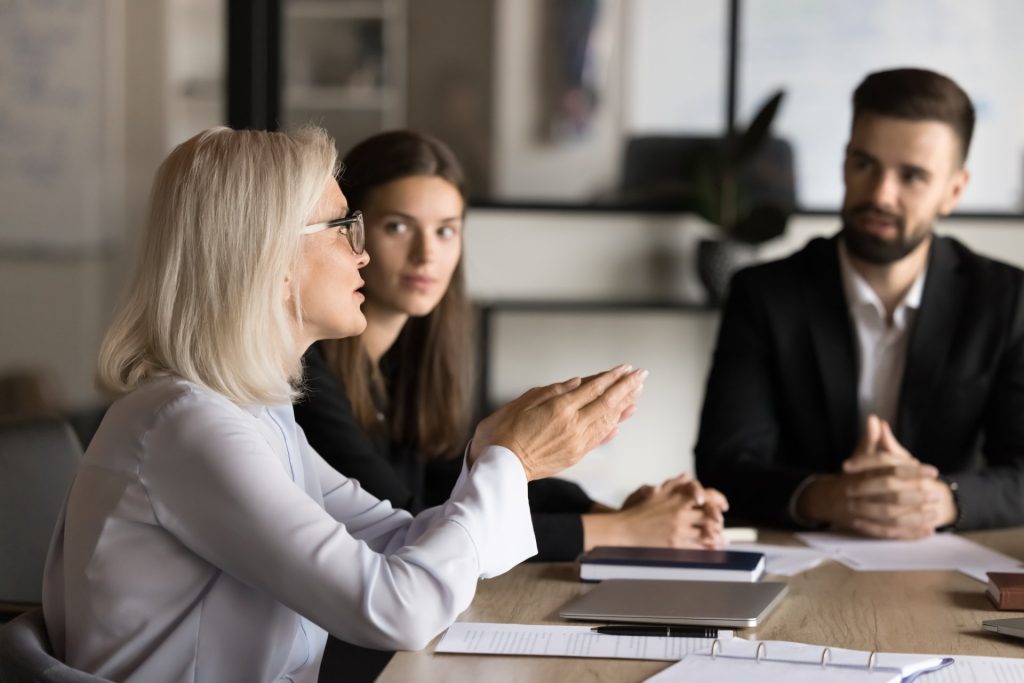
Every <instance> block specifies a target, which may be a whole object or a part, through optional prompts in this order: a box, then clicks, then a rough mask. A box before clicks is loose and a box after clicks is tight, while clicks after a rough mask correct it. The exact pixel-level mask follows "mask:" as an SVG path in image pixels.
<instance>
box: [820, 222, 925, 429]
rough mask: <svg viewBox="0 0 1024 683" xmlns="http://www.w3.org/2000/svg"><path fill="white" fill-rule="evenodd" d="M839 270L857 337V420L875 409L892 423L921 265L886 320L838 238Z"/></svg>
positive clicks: (922, 277) (921, 284)
mask: <svg viewBox="0 0 1024 683" xmlns="http://www.w3.org/2000/svg"><path fill="white" fill-rule="evenodd" d="M839 271H840V273H841V275H842V279H843V291H844V292H845V294H846V303H847V306H849V309H850V319H851V321H852V322H853V327H854V331H855V334H856V338H857V367H858V371H857V373H858V375H857V408H858V413H859V418H860V420H859V424H860V425H861V426H862V427H863V425H864V422H865V421H866V420H867V417H868V415H877V416H878V417H880V418H882V419H883V420H886V421H887V422H889V424H891V425H893V426H894V428H895V424H896V415H897V413H898V411H899V401H900V385H901V383H902V382H903V370H904V368H905V367H906V362H907V344H908V342H909V341H910V330H911V328H912V327H913V323H914V316H915V315H917V310H918V309H919V308H920V307H921V294H922V292H924V280H925V274H926V273H927V268H925V269H923V270H922V271H921V274H920V275H918V276H917V279H916V280H914V283H913V284H912V285H911V286H910V289H909V290H907V294H906V296H904V297H903V300H902V301H900V303H899V304H897V306H896V308H895V309H894V310H893V313H892V322H891V324H890V322H889V320H888V316H887V314H886V312H885V305H884V304H883V303H882V300H881V299H879V298H878V294H876V293H875V290H873V289H871V285H869V284H868V283H867V281H866V280H865V279H864V278H863V277H861V275H860V273H858V272H857V270H856V269H855V268H854V267H853V264H852V263H850V257H849V255H848V254H847V251H846V245H845V244H843V242H842V241H840V242H839Z"/></svg>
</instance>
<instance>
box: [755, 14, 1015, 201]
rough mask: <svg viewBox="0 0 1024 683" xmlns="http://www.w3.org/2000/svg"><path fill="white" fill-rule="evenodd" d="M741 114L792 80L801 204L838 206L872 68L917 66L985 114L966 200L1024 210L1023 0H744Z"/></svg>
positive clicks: (785, 114) (789, 123)
mask: <svg viewBox="0 0 1024 683" xmlns="http://www.w3.org/2000/svg"><path fill="white" fill-rule="evenodd" d="M741 8H742V12H741V15H740V21H741V24H740V30H741V35H740V41H741V42H740V53H739V86H738V88H739V98H738V102H739V106H738V117H739V120H740V122H741V123H745V122H747V121H749V120H750V117H751V116H752V115H753V113H754V111H756V108H757V106H758V105H759V104H760V102H761V101H762V100H763V99H764V98H765V97H766V96H767V95H768V94H770V93H771V92H772V91H773V90H775V89H777V88H780V87H781V88H785V89H786V93H787V96H786V101H785V103H784V104H783V107H782V109H781V110H780V114H779V118H778V120H777V121H776V128H775V131H776V133H777V134H778V135H781V136H782V137H785V138H786V139H788V140H790V142H792V143H793V144H794V148H795V152H796V164H797V184H798V195H799V201H800V204H801V206H803V207H805V208H813V209H835V208H837V207H838V206H839V204H840V202H841V200H842V196H843V187H842V175H841V167H842V161H843V150H844V148H845V146H846V142H847V139H848V137H849V130H850V116H851V103H850V101H851V97H852V95H853V91H854V89H855V88H856V87H857V84H858V83H860V81H861V80H862V79H863V78H864V76H866V75H867V74H868V73H870V72H872V71H877V70H881V69H887V68H895V67H901V66H917V67H923V68H928V69H932V70H935V71H938V72H940V73H943V74H945V75H947V76H949V77H951V78H952V79H953V80H955V81H957V83H959V85H960V87H962V88H963V89H964V90H965V91H966V92H967V94H968V95H969V96H970V97H971V100H972V101H973V102H974V106H975V110H976V113H977V122H976V124H975V131H974V139H973V141H972V143H971V150H970V153H969V157H968V159H967V167H968V169H969V170H970V171H971V174H972V177H971V181H970V183H969V184H968V187H967V190H966V191H965V193H964V197H963V200H962V201H961V204H960V210H963V211H975V212H984V213H987V212H998V213H1008V212H1009V213H1020V212H1021V211H1024V87H1021V76H1020V71H1021V68H1022V67H1024V40H1021V35H1020V34H1021V27H1024V2H1021V1H1020V0H969V1H965V0H851V1H849V2H847V1H845V0H744V1H743V3H742V5H741Z"/></svg>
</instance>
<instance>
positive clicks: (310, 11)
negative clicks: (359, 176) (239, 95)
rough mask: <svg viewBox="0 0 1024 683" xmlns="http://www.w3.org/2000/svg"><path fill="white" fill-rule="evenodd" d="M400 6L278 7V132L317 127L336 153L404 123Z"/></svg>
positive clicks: (401, 2)
mask: <svg viewBox="0 0 1024 683" xmlns="http://www.w3.org/2000/svg"><path fill="white" fill-rule="evenodd" d="M406 2H407V0H285V2H284V3H283V5H282V9H283V26H282V29H283V31H282V34H283V35H282V37H283V45H282V49H283V57H284V59H283V63H282V78H281V84H282V87H281V92H282V100H281V104H282V122H281V123H282V126H283V127H284V128H294V127H297V126H301V125H303V124H315V125H320V126H323V127H324V128H326V129H327V130H328V132H329V133H330V134H331V135H332V136H333V137H334V139H335V141H336V142H337V145H338V149H339V150H340V151H342V152H344V150H346V149H348V148H349V147H351V146H352V145H353V144H355V143H356V142H358V141H359V140H362V139H363V138H365V137H367V136H369V135H372V134H374V133H377V132H380V131H382V130H387V129H391V128H399V127H402V126H404V125H405V122H406V99H407V94H406V91H407V87H406V81H407V74H406V68H407V67H406V64H407V54H408V46H407V40H406V38H407V36H406V31H407V29H406V26H407V23H408V19H407V7H406Z"/></svg>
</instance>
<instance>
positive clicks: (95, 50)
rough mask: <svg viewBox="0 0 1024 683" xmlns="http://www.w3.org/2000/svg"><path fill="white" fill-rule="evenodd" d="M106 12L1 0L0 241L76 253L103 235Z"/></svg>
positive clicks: (67, 3) (38, 0)
mask: <svg viewBox="0 0 1024 683" xmlns="http://www.w3.org/2000/svg"><path fill="white" fill-rule="evenodd" d="M108 10H109V7H108V3H107V2H106V1H105V0H0V248H11V247H14V248H20V247H29V248H43V249H47V248H49V249H56V250H61V251H65V250H68V249H71V250H75V249H81V248H90V247H95V246H98V245H100V244H102V243H103V242H104V241H105V240H106V238H108V237H109V235H110V229H109V228H108V227H106V226H105V225H104V224H105V223H106V222H107V221H105V216H107V215H108V213H107V212H108V205H109V202H110V188H111V186H112V183H113V180H114V179H113V178H112V172H113V170H112V169H113V162H114V159H113V158H112V150H113V149H114V148H115V146H114V145H112V141H111V140H110V135H109V134H108V131H109V128H108V121H109V120H110V116H111V115H112V114H113V113H114V112H113V111H111V109H112V106H113V104H112V102H111V97H110V95H111V92H112V90H111V85H112V84H111V81H110V77H111V73H110V70H109V69H108V62H109V59H108V49H107V44H108V38H109V37H110V36H108V31H109V28H110V26H109V22H108V16H107V15H108Z"/></svg>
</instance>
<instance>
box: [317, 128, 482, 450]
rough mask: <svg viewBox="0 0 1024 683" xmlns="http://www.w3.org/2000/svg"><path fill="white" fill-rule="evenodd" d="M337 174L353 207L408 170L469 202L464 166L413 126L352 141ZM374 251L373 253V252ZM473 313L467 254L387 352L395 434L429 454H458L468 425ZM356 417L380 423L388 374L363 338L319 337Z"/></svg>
mask: <svg viewBox="0 0 1024 683" xmlns="http://www.w3.org/2000/svg"><path fill="white" fill-rule="evenodd" d="M343 163H344V170H343V172H342V173H341V175H340V176H339V178H338V182H339V183H340V184H341V188H342V190H343V191H344V192H345V196H346V197H347V198H348V202H349V207H350V208H351V209H353V210H354V209H360V210H365V208H366V204H367V201H368V198H369V197H370V195H371V194H372V192H373V190H375V189H376V188H378V187H380V186H382V185H385V184H387V183H390V182H392V181H395V180H399V179H401V178H407V177H409V176H437V177H439V178H442V179H444V180H447V181H448V182H449V183H451V184H452V185H453V186H455V188H456V189H458V191H459V194H460V195H462V200H463V207H465V201H466V187H465V179H464V176H463V172H462V168H461V166H460V165H459V162H458V160H457V159H456V158H455V155H454V154H452V152H451V150H449V149H448V147H446V146H445V145H444V143H442V142H441V141H439V140H436V139H435V138H432V137H429V136H427V135H423V134H421V133H417V132H414V131H406V130H401V131H391V132H387V133H381V134H379V135H374V136H373V137H371V138H368V139H366V140H364V141H363V142H361V143H359V144H358V145H356V146H355V147H353V148H352V149H351V150H350V151H349V152H348V154H346V155H345V157H344V159H343ZM371 256H372V254H371ZM469 338H470V329H469V314H468V304H467V301H466V284H465V277H464V275H463V266H462V258H461V257H460V258H459V262H458V264H457V265H456V267H455V272H454V273H453V274H452V279H451V283H450V284H449V285H448V289H447V291H446V292H445V293H444V296H443V297H442V298H441V301H440V303H438V305H437V306H436V307H435V308H434V310H433V311H431V312H430V313H429V314H427V315H425V316H422V317H411V318H409V320H408V321H407V322H406V323H405V326H404V327H403V328H402V331H401V333H400V334H399V335H398V339H397V340H396V341H395V344H394V346H393V347H392V350H391V351H389V354H390V355H391V356H392V357H394V358H395V359H396V364H397V367H396V368H395V369H396V373H395V380H394V387H393V389H394V396H393V402H392V403H391V405H390V409H391V410H390V418H389V419H390V424H389V427H390V432H391V435H392V437H393V438H395V439H396V440H398V441H400V442H402V443H406V444H412V445H414V446H415V448H416V450H417V452H419V453H420V454H422V455H424V456H426V457H428V458H440V457H445V456H449V455H453V454H454V453H455V452H456V451H457V449H459V448H460V447H461V445H462V443H463V441H464V439H465V438H466V434H467V431H468V426H469V375H470V367H471V358H470V348H471V345H470V343H469ZM321 348H322V350H323V353H324V357H325V359H326V360H327V364H328V365H329V367H330V368H331V370H332V371H333V372H334V373H335V375H337V377H338V378H339V380H340V381H341V383H342V385H343V386H344V387H345V392H346V394H347V395H348V398H349V401H350V402H351V403H352V409H353V412H354V414H355V418H356V421H357V422H358V423H359V424H360V426H362V427H363V429H364V430H366V431H368V432H371V433H372V432H375V431H378V430H379V429H380V428H381V424H380V422H379V420H378V418H377V413H378V410H377V404H376V402H375V401H374V396H375V395H376V396H379V397H381V396H384V395H385V391H384V385H383V378H382V377H381V376H380V373H379V371H378V369H377V368H376V367H375V366H374V365H373V364H372V363H371V361H370V358H369V356H368V355H367V353H366V349H365V347H364V345H363V342H362V339H361V338H360V337H349V338H346V339H336V340H330V341H324V342H321Z"/></svg>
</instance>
